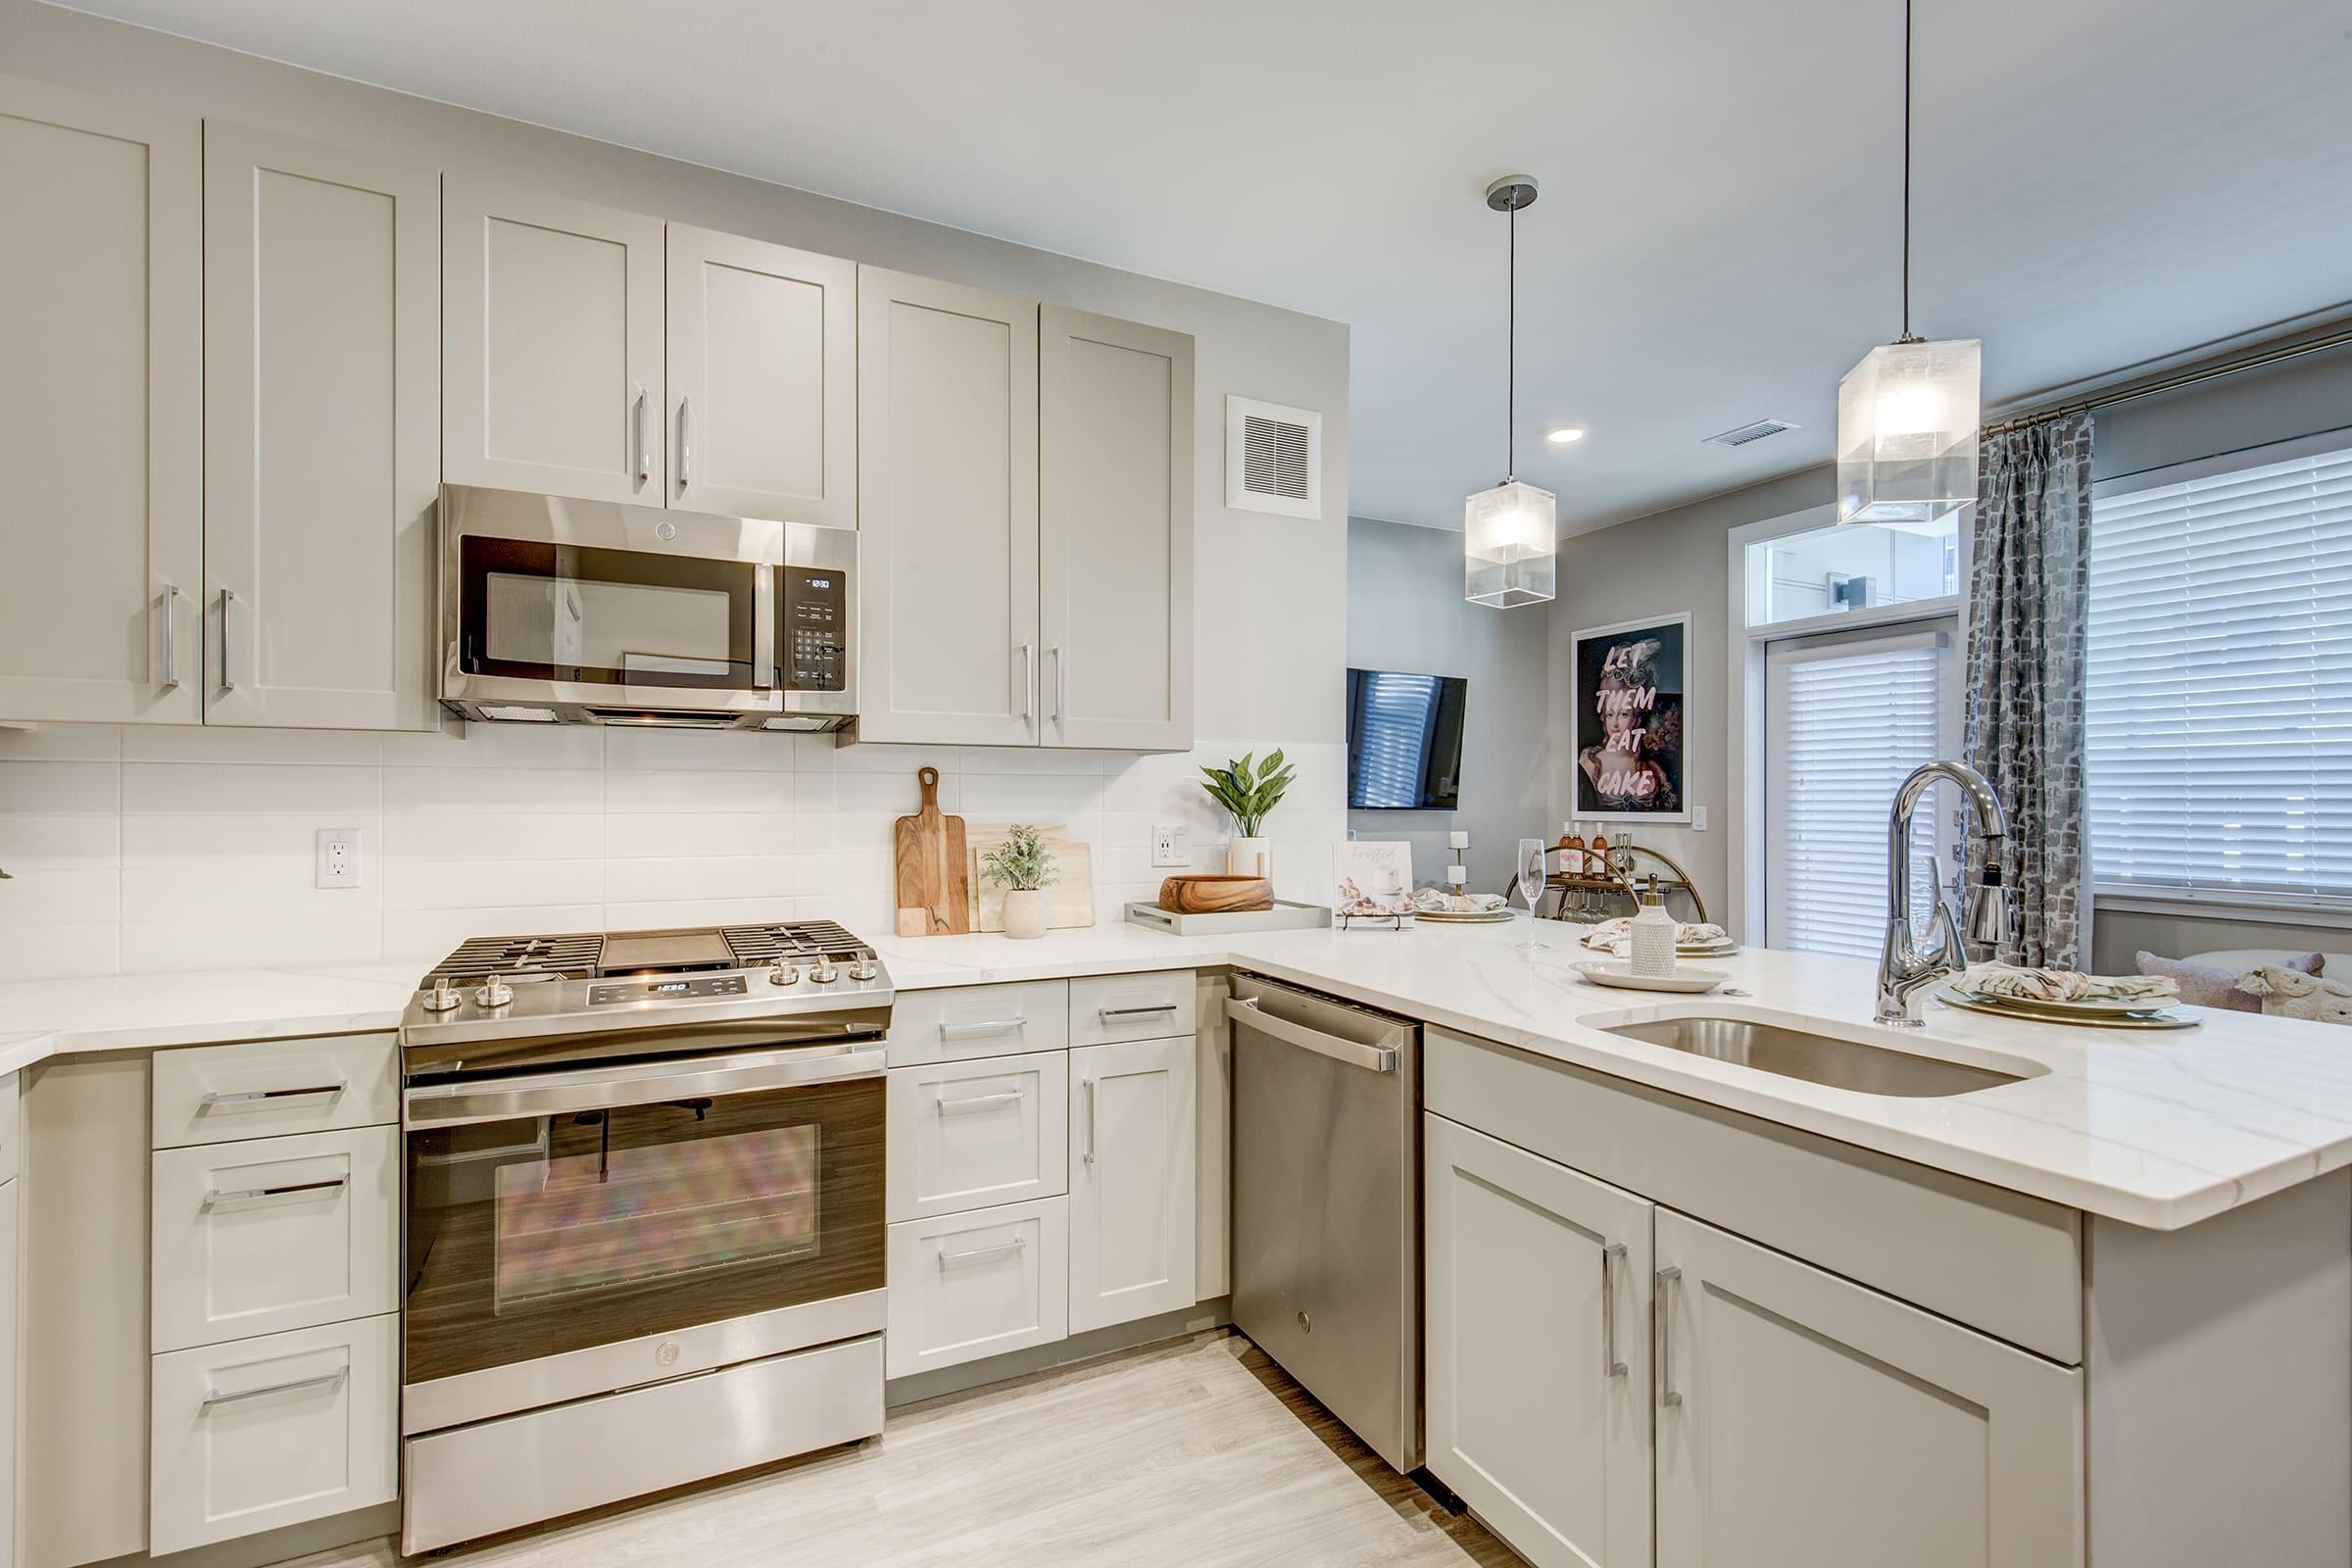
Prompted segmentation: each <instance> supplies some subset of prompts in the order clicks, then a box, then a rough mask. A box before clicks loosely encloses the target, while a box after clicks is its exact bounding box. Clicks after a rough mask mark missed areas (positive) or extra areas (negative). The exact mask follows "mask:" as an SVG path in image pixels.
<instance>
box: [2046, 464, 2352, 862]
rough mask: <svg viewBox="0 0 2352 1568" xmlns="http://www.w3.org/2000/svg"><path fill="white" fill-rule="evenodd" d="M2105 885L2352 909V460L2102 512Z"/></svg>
mask: <svg viewBox="0 0 2352 1568" xmlns="http://www.w3.org/2000/svg"><path fill="white" fill-rule="evenodd" d="M2086 662H2087V668H2086V677H2085V678H2086V686H2087V693H2086V696H2087V707H2086V710H2085V714H2084V717H2085V723H2086V727H2087V730H2088V739H2087V744H2086V746H2085V750H2084V771H2085V777H2084V784H2085V792H2086V794H2087V797H2088V817H2089V831H2090V852H2091V878H2092V881H2093V883H2094V885H2096V886H2098V887H2103V888H2106V889H2108V890H2111V891H2142V892H2153V893H2157V894H2161V895H2170V896H2176V897H2178V896H2188V897H2207V898H2215V899H2224V900H2227V899H2232V898H2236V899H2245V898H2255V899H2262V898H2276V897H2278V896H2280V895H2288V896H2294V897H2300V898H2304V899H2318V900H2328V899H2338V898H2340V899H2345V900H2347V901H2352V448H2347V449H2345V450H2340V451H2333V452H2322V453H2319V454H2317V455H2314V456H2306V457H2298V458H2296V459H2294V460H2293V461H2291V462H2284V463H2272V464H2267V465H2264V466H2259V467H2248V468H2240V469H2237V470H2235V471H2232V472H2226V473H2219V474H2214V475H2211V476H2208V477H2199V478H2192V479H2189V480H2187V481H2185V482H2182V483H2179V484H2169V485H2161V486H2158V487H2155V488H2152V489H2145V490H2139V491H2134V492H2131V493H2130V494H2125V495H2112V496H2102V497H2099V498H2097V499H2096V500H2094V502H2093V503H2092V508H2091V546H2090V602H2089V626H2088V648H2087V654H2086Z"/></svg>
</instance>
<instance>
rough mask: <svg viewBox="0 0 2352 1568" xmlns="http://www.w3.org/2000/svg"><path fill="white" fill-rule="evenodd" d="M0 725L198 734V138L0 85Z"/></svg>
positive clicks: (178, 122)
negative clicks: (179, 727)
mask: <svg viewBox="0 0 2352 1568" xmlns="http://www.w3.org/2000/svg"><path fill="white" fill-rule="evenodd" d="M0 213H5V214H6V215H7V216H6V219H5V222H6V225H7V234H8V237H7V240H6V242H5V243H0V344H5V345H6V347H5V349H4V350H0V359H5V362H6V364H7V366H8V373H7V374H6V375H0V470H4V471H5V472H6V473H7V474H8V483H7V487H6V489H5V491H4V492H0V495H4V497H5V499H0V560H5V561H6V563H7V569H6V570H5V571H0V719H24V720H38V719H90V720H99V721H109V722H134V723H135V722H149V723H178V724H193V723H195V722H197V721H198V719H199V718H200V717H201V716H202V699H201V695H200V694H201V692H202V689H203V685H204V676H203V670H202V668H201V661H202V657H203V654H202V649H201V647H200V646H199V643H200V639H199V637H198V620H199V608H198V606H199V601H198V596H199V595H200V594H201V592H202V591H203V590H202V587H201V581H200V578H201V573H202V569H203V563H202V554H203V549H204V517H203V512H202V506H203V491H204V379H203V377H204V319H203V305H204V298H203V288H204V281H203V280H204V256H203V233H204V226H203V225H204V212H203V158H202V138H201V133H200V131H199V128H198V125H197V122H196V121H195V120H194V119H192V118H190V117H188V116H186V115H176V114H169V113H165V112H163V111H160V110H156V109H150V108H148V107H146V106H144V105H142V104H136V103H127V102H123V101H119V100H116V99H111V98H102V97H97V96H94V95H91V94H87V93H79V92H73V91H70V90H68V89H66V88H63V87H53V86H50V85H49V84H47V83H45V82H37V81H25V80H22V79H20V78H17V77H14V76H0Z"/></svg>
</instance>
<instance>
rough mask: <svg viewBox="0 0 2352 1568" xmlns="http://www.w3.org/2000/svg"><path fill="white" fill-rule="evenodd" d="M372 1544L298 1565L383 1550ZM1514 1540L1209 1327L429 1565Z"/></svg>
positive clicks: (1103, 1561)
mask: <svg viewBox="0 0 2352 1568" xmlns="http://www.w3.org/2000/svg"><path fill="white" fill-rule="evenodd" d="M398 1560H399V1559H398V1558H397V1557H396V1556H395V1555H394V1553H393V1551H392V1549H391V1547H390V1545H389V1544H382V1543H379V1544H374V1545H371V1546H359V1547H350V1548H346V1549H345V1550H342V1551H338V1552H327V1553H323V1554H320V1555H318V1556H313V1557H307V1558H303V1559H301V1568H389V1565H391V1564H394V1563H396V1562H398ZM1518 1563H1519V1559H1518V1558H1517V1557H1515V1556H1513V1555H1512V1554H1511V1552H1510V1551H1509V1550H1508V1549H1507V1548H1505V1547H1504V1546H1502V1545H1501V1544H1499V1543H1497V1542H1496V1541H1495V1539H1494V1538H1493V1537H1492V1536H1490V1535H1488V1534H1487V1533H1486V1532H1485V1531H1484V1530H1482V1529H1480V1528H1479V1527H1478V1525H1477V1524H1476V1523H1475V1522H1474V1521H1473V1520H1471V1519H1470V1518H1469V1517H1468V1516H1467V1515H1460V1516H1456V1515H1451V1514H1448V1513H1447V1512H1446V1510H1445V1509H1444V1508H1442V1507H1441V1506H1439V1505H1438V1504H1437V1503H1436V1502H1435V1501H1434V1500H1432V1499H1431V1498H1430V1497H1429V1496H1428V1495H1426V1494H1425V1493H1423V1492H1421V1491H1420V1489H1418V1488H1417V1487H1414V1486H1412V1485H1411V1484H1410V1483H1409V1482H1406V1481H1404V1480H1403V1479H1401V1478H1400V1477H1398V1476H1397V1475H1396V1473H1395V1472H1393V1471H1391V1470H1390V1469H1389V1468H1388V1467H1387V1466H1386V1465H1384V1464H1382V1463H1381V1462H1380V1460H1379V1459H1378V1458H1377V1457H1375V1456H1374V1455H1373V1454H1372V1453H1371V1452H1370V1451H1369V1450H1368V1449H1366V1448H1364V1446H1362V1445H1361V1444H1359V1443H1357V1442H1356V1441H1355V1439H1354V1438H1353V1436H1352V1435H1350V1434H1349V1433H1348V1430H1347V1429H1346V1428H1345V1427H1343V1426H1341V1425H1340V1424H1339V1423H1338V1422H1337V1421H1335V1420H1333V1419H1332V1418H1331V1416H1330V1415H1329V1414H1328V1413H1327V1412H1325V1411H1324V1410H1323V1409H1322V1408H1321V1407H1320V1406H1319V1405H1317V1404H1315V1403H1314V1401H1313V1400H1312V1399H1310V1398H1308V1397H1306V1396H1305V1395H1304V1393H1302V1392H1301V1391H1300V1390H1299V1386H1298V1385H1297V1384H1296V1383H1293V1382H1292V1381H1291V1380H1290V1378H1288V1377H1287V1376H1285V1375H1284V1374H1283V1372H1282V1371H1281V1369H1279V1368H1278V1367H1276V1366H1274V1365H1273V1363H1272V1362H1270V1361H1268V1360H1267V1359H1266V1357H1265V1356H1264V1355H1263V1354H1262V1353H1261V1352H1260V1351H1259V1350H1258V1349H1257V1348H1256V1347H1254V1346H1252V1345H1250V1342H1249V1341H1247V1340H1244V1339H1242V1338H1240V1337H1238V1336H1233V1335H1225V1334H1216V1335H1205V1336H1201V1337H1199V1338H1196V1339H1192V1340H1186V1341H1179V1342H1176V1343H1174V1344H1171V1345H1166V1346H1155V1347H1152V1348H1147V1349H1143V1350H1136V1351H1131V1352H1128V1353H1126V1354H1124V1355H1119V1356H1113V1357H1109V1358H1106V1359H1104V1360H1102V1361H1094V1362H1089V1363H1086V1364H1085V1365H1082V1366H1077V1367H1070V1368H1065V1369H1062V1370H1059V1371H1054V1372H1047V1373H1041V1374H1039V1375H1038V1376H1036V1377H1034V1378H1029V1379H1025V1380H1023V1381H1021V1382H1018V1383H1014V1384H1008V1385H1003V1386H1000V1387H997V1388H991V1389H982V1390H976V1391H974V1392H972V1393H970V1394H963V1395H956V1396H954V1397H949V1398H944V1399H938V1400H934V1401H932V1402H930V1403H928V1404H922V1405H916V1406H912V1407H910V1408H908V1409H906V1410H901V1411H895V1412H893V1413H892V1415H891V1418H890V1429H889V1431H888V1432H887V1433H885V1434H884V1435H883V1437H882V1438H881V1439H880V1440H879V1441H878V1442H874V1443H869V1444H866V1445H863V1446H858V1447H856V1448H850V1449H843V1450H838V1451H835V1452H832V1453H827V1454H822V1455H818V1456H815V1457H813V1458H810V1459H808V1460H803V1461H798V1462H795V1463H793V1464H790V1465H787V1466H783V1467H778V1468H772V1469H769V1470H766V1471H764V1472H762V1473H760V1474H759V1475H756V1476H753V1477H750V1478H748V1479H743V1480H738V1481H735V1482H732V1483H729V1484H727V1485H724V1486H711V1487H704V1488H701V1489H699V1490H694V1491H684V1492H677V1493H672V1494H669V1495H665V1496H662V1497H660V1498H657V1499H655V1500H652V1501H648V1502H640V1503H637V1504H635V1505H633V1506H623V1507H615V1508H611V1509H607V1510H604V1511H603V1512H601V1513H598V1514H592V1515H584V1516H581V1517H578V1518H575V1519H572V1520H567V1521H564V1522H563V1523H560V1524H557V1525H553V1526H547V1527H542V1528H540V1529H538V1530H535V1531H531V1532H527V1533H522V1534H517V1535H514V1536H509V1537H505V1538H502V1539H499V1540H496V1541H493V1542H490V1543H488V1544H484V1545H479V1546H474V1547H461V1548H460V1549H458V1550H457V1551H455V1552H452V1553H450V1554H449V1555H448V1556H446V1557H442V1558H438V1559H434V1564H433V1568H558V1565H562V1568H578V1565H583V1564H597V1565H600V1568H601V1565H606V1564H628V1565H631V1568H639V1565H643V1568H669V1565H672V1564H675V1565H679V1568H684V1565H688V1564H692V1565H694V1568H753V1565H759V1568H916V1565H922V1568H937V1565H953V1568H1081V1565H1083V1568H1162V1565H1166V1568H1227V1565H1231V1568H1245V1565H1264V1568H1277V1565H1279V1568H1305V1565H1324V1564H1329V1565H1333V1568H1357V1565H1362V1568H1375V1565H1379V1568H1425V1565H1426V1568H1450V1565H1458V1564H1478V1565H1481V1568H1503V1565H1516V1564H1518Z"/></svg>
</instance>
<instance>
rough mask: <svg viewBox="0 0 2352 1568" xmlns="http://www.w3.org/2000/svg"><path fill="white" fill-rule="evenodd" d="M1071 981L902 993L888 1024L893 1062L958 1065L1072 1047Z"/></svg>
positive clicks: (1032, 982) (891, 1059) (960, 987)
mask: <svg viewBox="0 0 2352 1568" xmlns="http://www.w3.org/2000/svg"><path fill="white" fill-rule="evenodd" d="M1069 1014H1070V983H1069V982H1068V981H1067V980H1034V981H1031V982H1029V983H1028V984H1026V985H1011V986H956V987H955V988H954V989H952V990H945V991H913V992H907V991H902V992H900V993H899V999H898V1001H897V1003H896V1004H895V1005H894V1006H893V1011H892V1015H891V1020H890V1064H891V1065H892V1066H893V1067H898V1066H903V1065H909V1064H912V1063H915V1062H923V1061H959V1060H963V1059H965V1058H967V1057H972V1056H1005V1055H1010V1054H1013V1053H1015V1052H1021V1051H1059V1050H1060V1049H1062V1048H1063V1047H1064V1046H1067V1045H1068V1044H1069V1043H1070V1015H1069Z"/></svg>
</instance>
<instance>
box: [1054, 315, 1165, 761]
mask: <svg viewBox="0 0 2352 1568" xmlns="http://www.w3.org/2000/svg"><path fill="white" fill-rule="evenodd" d="M1039 343H1040V348H1039V354H1038V376H1039V417H1038V451H1039V461H1038V551H1039V556H1038V578H1039V595H1038V606H1039V608H1038V617H1039V619H1038V626H1039V630H1038V637H1039V643H1040V647H1041V649H1042V653H1041V656H1040V657H1041V658H1042V660H1043V665H1042V680H1043V686H1042V690H1041V700H1042V701H1043V703H1044V705H1045V710H1046V722H1045V728H1044V737H1045V744H1046V745H1048V746H1102V747H1117V748H1126V749H1132V750H1136V751H1184V750H1186V749H1188V748H1189V747H1190V746H1191V745H1192V744H1193V340H1192V339H1191V338H1190V337H1187V336H1185V335H1184V334H1183V333H1181V332H1165V331H1161V330H1160V329H1158V328H1157V327H1150V326H1138V325H1136V324H1135V323H1134V322H1132V321H1119V320H1113V319H1110V318H1108V317H1104V316H1089V315H1087V314H1086V313H1085V312H1083V311H1071V310H1064V309H1062V308H1060V307H1059V306H1054V305H1049V306H1046V307H1045V308H1044V316H1043V318H1042V319H1041V321H1040V327H1039Z"/></svg>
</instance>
